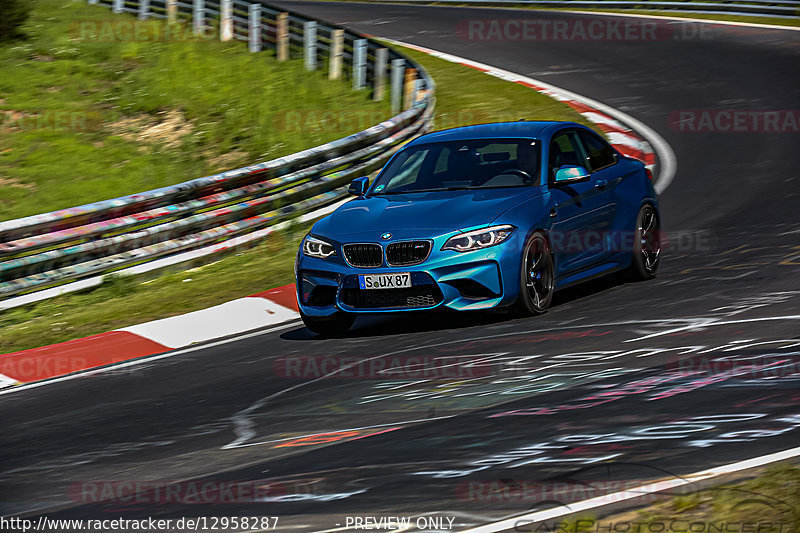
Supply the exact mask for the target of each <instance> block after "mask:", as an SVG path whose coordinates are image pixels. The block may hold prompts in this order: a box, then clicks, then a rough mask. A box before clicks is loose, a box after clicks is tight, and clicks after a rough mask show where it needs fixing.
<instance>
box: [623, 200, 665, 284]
mask: <svg viewBox="0 0 800 533" xmlns="http://www.w3.org/2000/svg"><path fill="white" fill-rule="evenodd" d="M660 259H661V228H660V223H659V220H658V213H657V212H656V209H655V207H653V206H652V205H650V204H645V205H643V206H642V208H641V209H639V214H638V215H637V217H636V232H635V235H634V240H633V258H632V260H631V266H630V267H629V268H628V272H627V274H628V278H629V279H631V280H633V281H638V280H646V279H652V278H654V277H655V275H656V270H658V262H659V260H660Z"/></svg>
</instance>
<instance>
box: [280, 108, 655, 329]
mask: <svg viewBox="0 0 800 533" xmlns="http://www.w3.org/2000/svg"><path fill="white" fill-rule="evenodd" d="M651 178H652V176H651V174H650V171H649V170H648V169H646V168H645V166H644V164H642V163H641V162H640V161H638V160H636V159H631V158H627V157H625V156H623V155H622V154H620V153H619V152H617V151H616V150H615V149H614V148H613V147H612V146H611V145H610V144H608V143H607V142H606V141H605V140H604V139H603V138H602V137H601V136H599V135H597V134H596V133H595V132H593V131H592V130H590V129H589V128H586V127H584V126H581V125H580V124H576V123H572V122H524V121H522V122H510V123H500V124H484V125H478V126H467V127H462V128H455V129H451V130H446V131H439V132H435V133H430V134H427V135H423V136H421V137H418V138H417V139H415V140H414V141H412V142H410V143H408V144H407V145H405V146H404V147H403V148H402V149H401V150H399V151H398V152H397V153H396V154H395V155H394V156H393V157H392V158H391V159H390V160H389V162H388V163H387V164H386V166H384V168H383V169H382V170H381V172H380V173H379V174H378V176H377V177H376V178H375V181H374V182H373V183H372V184H370V183H369V179H368V178H358V179H356V180H354V181H353V183H352V184H351V185H350V189H349V191H350V193H352V194H353V195H355V196H356V198H354V199H353V200H351V201H349V202H347V203H346V204H343V205H342V206H340V207H339V208H338V209H337V210H336V211H334V212H333V213H331V214H330V215H328V216H326V217H325V218H322V219H320V220H319V221H317V223H316V224H314V227H313V228H312V229H311V231H310V232H309V234H308V235H307V236H306V237H305V238H304V239H303V241H302V243H301V245H300V249H299V250H298V253H297V260H296V262H295V276H296V282H297V283H296V287H297V300H298V304H299V307H300V313H301V316H302V318H303V321H304V323H305V324H306V326H307V327H308V328H309V329H310V330H311V331H313V332H316V333H323V334H333V333H341V332H343V331H345V330H347V329H348V328H349V327H350V326H351V325H352V323H353V320H354V318H355V316H356V315H357V314H359V313H387V312H392V313H396V312H399V311H415V310H429V309H436V308H447V309H452V310H477V309H489V308H508V309H509V310H511V311H513V312H515V313H517V314H521V315H534V314H539V313H543V312H544V311H545V310H546V309H547V308H548V306H549V305H550V302H551V301H552V299H553V293H554V291H556V290H558V289H561V288H564V287H567V286H569V285H573V284H575V283H579V282H582V281H586V280H588V279H590V278H593V277H596V276H600V275H604V274H608V273H610V272H613V271H620V270H624V271H626V272H627V273H628V274H629V275H630V276H631V277H633V278H638V279H649V278H652V277H653V276H654V275H655V272H656V269H657V267H658V261H659V255H660V252H661V245H660V238H659V225H660V219H659V213H658V200H657V198H656V193H655V190H654V189H653V185H652V183H651Z"/></svg>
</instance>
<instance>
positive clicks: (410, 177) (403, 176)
mask: <svg viewBox="0 0 800 533" xmlns="http://www.w3.org/2000/svg"><path fill="white" fill-rule="evenodd" d="M427 155H428V150H419V151H416V152H412V153H411V155H409V156H408V157H407V158H406V160H405V161H403V162H402V163H401V164H400V168H398V169H397V173H396V174H395V175H394V177H392V179H391V180H390V181H389V182H388V183H387V184H386V187H388V188H389V189H393V188H395V187H401V186H403V185H410V184H412V183H414V182H416V181H417V177H418V176H419V171H420V169H421V168H422V164H423V162H424V161H425V156H427ZM381 188H383V187H381Z"/></svg>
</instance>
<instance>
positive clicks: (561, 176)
mask: <svg viewBox="0 0 800 533" xmlns="http://www.w3.org/2000/svg"><path fill="white" fill-rule="evenodd" d="M589 176H590V174H589V171H588V170H586V169H585V168H583V167H580V166H574V165H565V166H563V167H561V168H559V169H558V170H556V185H566V184H568V183H579V182H581V181H586V180H588V179H589Z"/></svg>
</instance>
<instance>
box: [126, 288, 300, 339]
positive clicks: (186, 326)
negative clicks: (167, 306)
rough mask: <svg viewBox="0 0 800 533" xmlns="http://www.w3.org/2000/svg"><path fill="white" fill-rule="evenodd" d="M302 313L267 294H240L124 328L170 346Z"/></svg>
mask: <svg viewBox="0 0 800 533" xmlns="http://www.w3.org/2000/svg"><path fill="white" fill-rule="evenodd" d="M298 318H300V315H299V314H298V313H297V312H296V311H294V310H293V309H289V308H286V307H284V306H282V305H278V304H276V303H275V302H273V301H272V300H267V299H265V298H239V299H237V300H232V301H230V302H225V303H224V304H221V305H215V306H214V307H209V308H208V309H201V310H199V311H194V312H192V313H186V314H184V315H179V316H173V317H169V318H163V319H161V320H154V321H152V322H145V323H144V324H138V325H136V326H130V327H127V328H121V329H118V330H116V331H127V332H129V333H133V334H134V335H139V336H140V337H144V338H145V339H149V340H151V341H153V342H157V343H158V344H161V345H162V346H166V347H168V348H183V347H184V346H189V345H191V344H195V343H198V342H205V341H209V340H213V339H220V338H222V337H228V336H230V335H236V334H239V333H243V332H245V331H253V330H254V329H259V328H264V327H267V326H272V325H276V324H281V323H283V322H288V321H291V320H297V319H298Z"/></svg>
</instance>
